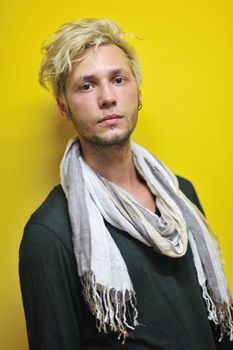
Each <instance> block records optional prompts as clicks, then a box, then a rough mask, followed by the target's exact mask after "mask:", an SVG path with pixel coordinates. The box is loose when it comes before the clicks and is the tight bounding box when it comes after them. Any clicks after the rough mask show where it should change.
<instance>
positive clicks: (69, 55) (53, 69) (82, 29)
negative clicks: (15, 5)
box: [39, 18, 141, 104]
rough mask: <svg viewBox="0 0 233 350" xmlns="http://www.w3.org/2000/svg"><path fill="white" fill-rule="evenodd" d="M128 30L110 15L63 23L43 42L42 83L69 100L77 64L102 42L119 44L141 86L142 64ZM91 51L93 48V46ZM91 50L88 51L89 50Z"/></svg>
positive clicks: (40, 77) (64, 101) (55, 93)
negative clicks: (69, 84)
mask: <svg viewBox="0 0 233 350" xmlns="http://www.w3.org/2000/svg"><path fill="white" fill-rule="evenodd" d="M125 36H130V35H128V34H125V33H124V32H123V31H122V30H121V29H120V28H119V27H118V25H117V24H115V23H114V22H112V21H110V20H106V19H99V20H98V19H93V18H87V19H83V20H79V21H72V22H69V23H66V24H64V25H63V26H61V27H60V28H59V29H58V31H57V32H55V34H54V35H53V36H52V37H51V39H50V40H49V41H48V42H46V43H45V44H43V46H42V52H43V54H44V56H43V60H42V63H41V67H40V72H39V81H40V83H41V85H42V86H44V87H46V88H51V89H52V91H53V94H54V96H55V97H60V98H61V99H62V101H63V103H65V104H66V89H65V85H66V79H67V75H68V74H69V72H70V71H71V70H72V67H73V64H74V63H76V62H79V61H81V60H83V59H84V58H85V57H86V56H85V55H83V53H84V52H85V50H87V49H90V48H93V49H97V48H98V47H99V46H101V45H105V44H111V43H112V44H115V45H117V46H118V47H120V48H121V49H122V50H123V52H124V53H125V54H126V56H127V58H128V61H129V65H130V68H131V70H132V73H133V75H134V77H135V80H136V83H137V85H138V86H139V85H140V83H141V72H140V66H139V63H138V61H137V57H136V53H135V51H134V49H133V48H132V47H131V46H129V45H128V43H127V42H126V40H125V39H124V37H125ZM89 51H90V50H89ZM89 51H88V52H89Z"/></svg>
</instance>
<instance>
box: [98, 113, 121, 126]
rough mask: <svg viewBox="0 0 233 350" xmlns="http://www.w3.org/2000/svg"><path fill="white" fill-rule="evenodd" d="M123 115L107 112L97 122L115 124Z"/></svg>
mask: <svg viewBox="0 0 233 350" xmlns="http://www.w3.org/2000/svg"><path fill="white" fill-rule="evenodd" d="M122 118H123V116H122V115H119V114H115V113H114V114H108V115H106V116H105V117H104V118H102V119H101V120H100V121H99V122H98V124H110V125H111V124H115V123H117V122H118V121H119V120H120V119H122Z"/></svg>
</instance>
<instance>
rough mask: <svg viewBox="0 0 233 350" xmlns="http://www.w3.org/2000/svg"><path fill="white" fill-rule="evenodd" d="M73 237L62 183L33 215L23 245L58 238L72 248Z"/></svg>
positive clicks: (27, 225)
mask: <svg viewBox="0 0 233 350" xmlns="http://www.w3.org/2000/svg"><path fill="white" fill-rule="evenodd" d="M71 237H72V235H71V225H70V219H69V213H68V206H67V200H66V197H65V194H64V192H63V189H62V187H61V185H58V186H56V187H55V188H54V189H53V190H52V191H51V192H50V193H49V195H48V196H47V198H46V199H45V200H44V201H43V203H42V204H41V205H40V206H39V208H38V209H37V210H36V211H35V212H34V213H33V214H32V215H31V217H30V219H29V220H28V222H27V224H26V226H25V229H24V234H23V239H22V242H21V246H22V244H23V243H25V241H27V242H28V241H34V242H36V243H37V244H38V241H39V242H41V243H43V244H45V243H46V241H48V243H49V241H50V240H54V241H55V240H56V241H59V242H60V243H62V244H63V245H64V246H65V247H66V248H67V249H69V250H72V238H71ZM42 241H43V242H42Z"/></svg>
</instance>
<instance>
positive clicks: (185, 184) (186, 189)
mask: <svg viewBox="0 0 233 350" xmlns="http://www.w3.org/2000/svg"><path fill="white" fill-rule="evenodd" d="M176 178H177V180H178V184H179V188H180V190H181V191H182V192H183V193H184V194H185V196H186V197H187V198H188V199H189V200H190V201H191V202H193V204H195V205H196V206H197V207H198V209H199V210H200V211H201V212H202V213H203V214H204V210H203V208H202V205H201V203H200V200H199V198H198V195H197V192H196V190H195V188H194V186H193V184H192V183H191V182H190V181H189V180H187V179H185V178H184V177H182V176H178V175H176Z"/></svg>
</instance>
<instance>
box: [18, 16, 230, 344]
mask: <svg viewBox="0 0 233 350" xmlns="http://www.w3.org/2000/svg"><path fill="white" fill-rule="evenodd" d="M124 36H125V34H124V33H123V32H122V31H121V30H120V29H119V27H118V26H116V25H115V24H114V23H113V22H111V21H107V20H94V19H87V20H83V21H73V22H71V23H68V24H67V25H65V26H63V27H61V28H60V29H59V31H58V32H57V33H56V34H55V36H54V37H53V38H52V41H51V42H50V43H49V44H48V45H46V46H45V47H44V49H45V50H44V51H45V56H44V60H43V62H42V66H41V71H40V81H41V83H42V84H43V85H50V86H51V87H52V89H53V93H54V95H55V97H56V100H57V105H58V108H59V110H60V112H61V113H62V114H63V115H64V116H65V117H66V118H67V119H68V120H70V121H72V123H73V125H74V127H75V130H76V131H77V134H78V141H77V140H74V141H72V142H71V143H69V145H68V147H67V149H66V152H65V155H64V158H63V161H62V166H61V180H62V188H63V190H64V192H65V196H64V193H63V191H62V190H61V188H60V187H58V188H57V189H55V190H54V191H53V192H52V193H51V195H50V196H49V197H48V199H47V200H46V201H45V202H44V204H43V205H42V207H41V208H40V209H39V210H38V211H37V212H36V213H35V214H34V215H33V216H32V218H31V219H30V221H29V223H28V225H27V226H26V230H25V234H24V237H23V241H22V245H21V250H20V276H21V286H22V292H23V298H24V306H25V311H26V318H27V324H28V332H29V340H30V344H31V345H30V346H31V349H32V350H34V349H43V350H46V349H56V350H59V349H61V350H63V349H64V350H65V349H67V350H71V349H77V348H78V347H79V348H80V347H81V348H83V349H88V348H91V347H92V348H96V349H98V348H99V349H103V348H109V347H111V348H113V349H114V348H116V349H117V348H118V347H120V346H121V345H120V344H121V343H120V341H116V335H117V334H120V336H122V337H123V339H124V340H125V338H127V339H126V343H125V345H124V346H125V348H126V349H127V348H134V349H136V348H137V347H138V348H141V349H145V348H151V349H167V350H168V349H178V348H179V349H187V348H190V349H191V346H192V347H193V349H209V350H211V349H215V343H214V340H213V336H212V333H211V329H210V325H209V321H208V317H209V318H210V319H212V320H214V321H215V322H216V323H218V324H219V325H221V330H222V333H230V331H231V332H232V333H233V326H232V324H231V323H230V311H229V305H230V302H231V300H230V296H229V290H228V287H227V283H226V279H225V276H224V273H223V271H222V264H221V261H220V259H219V257H218V254H217V251H216V248H215V246H214V243H213V241H212V239H211V236H210V234H209V233H210V232H209V231H208V230H210V227H209V226H208V225H207V224H206V222H205V219H204V217H203V215H201V213H200V211H199V210H197V209H195V208H194V207H193V206H192V205H191V203H190V202H189V200H188V199H187V198H186V197H185V196H183V194H182V192H181V191H179V188H178V186H177V180H176V178H175V176H174V175H173V174H172V173H171V172H170V171H169V170H168V169H167V168H166V167H165V166H164V165H163V164H162V163H161V162H160V161H159V160H158V159H156V158H155V157H153V156H152V155H151V154H150V153H149V152H147V151H146V150H145V149H142V148H140V147H139V146H138V145H133V144H132V143H131V140H130V137H131V134H132V132H133V130H134V128H135V126H136V124H137V117H138V111H139V110H140V109H141V106H142V103H141V97H142V94H141V88H140V68H139V65H138V63H137V60H136V57H135V53H134V51H133V50H132V48H130V47H129V46H128V44H127V43H126V42H125V40H124ZM181 185H182V191H183V192H185V194H186V195H187V196H188V197H189V198H190V199H191V201H194V202H195V203H196V204H197V205H198V202H197V198H196V195H195V193H194V190H193V188H192V186H191V185H190V184H188V183H187V182H185V181H181ZM65 197H66V198H67V202H66V199H65ZM157 207H158V209H159V212H161V216H159V215H158V214H156V215H155V214H154V213H155V211H156V209H157ZM67 208H68V209H67ZM156 212H157V213H158V211H156ZM108 231H109V232H108ZM129 233H130V235H129ZM71 236H72V242H73V245H72V244H71ZM189 240H190V244H189ZM152 247H153V249H152ZM190 247H191V249H190ZM194 265H195V269H194ZM76 270H77V272H78V275H79V277H80V279H79V278H78V277H77V274H76ZM197 280H198V283H197ZM80 281H82V287H83V292H82V288H81V286H80ZM200 286H201V288H202V291H200ZM135 293H136V297H137V304H136V301H135ZM202 295H203V298H202ZM83 297H84V298H85V303H84V301H83ZM203 299H205V300H206V302H207V305H208V307H207V308H206V307H205V306H204V303H203ZM86 304H87V305H88V307H89V308H90V309H91V311H92V313H93V315H94V317H92V316H91V315H90V312H88V308H87V305H86ZM207 311H208V313H207ZM137 321H138V322H139V324H140V325H139V326H137V327H136V328H135V326H136V325H137ZM97 328H99V330H101V333H99V334H98V332H97ZM131 328H135V330H134V331H133V332H131ZM110 329H111V330H112V332H110V331H109V330H110ZM103 331H107V334H106V335H105V334H103ZM131 333H133V338H132V334H131ZM223 344H224V343H223V342H222V343H221V345H220V348H221V346H223Z"/></svg>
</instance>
